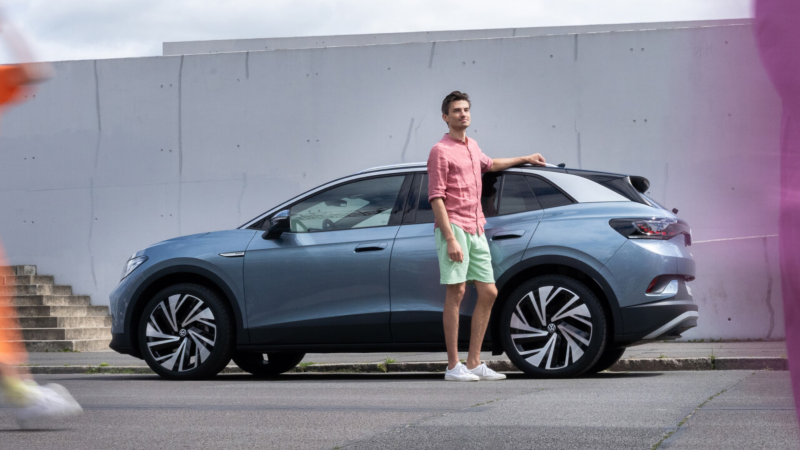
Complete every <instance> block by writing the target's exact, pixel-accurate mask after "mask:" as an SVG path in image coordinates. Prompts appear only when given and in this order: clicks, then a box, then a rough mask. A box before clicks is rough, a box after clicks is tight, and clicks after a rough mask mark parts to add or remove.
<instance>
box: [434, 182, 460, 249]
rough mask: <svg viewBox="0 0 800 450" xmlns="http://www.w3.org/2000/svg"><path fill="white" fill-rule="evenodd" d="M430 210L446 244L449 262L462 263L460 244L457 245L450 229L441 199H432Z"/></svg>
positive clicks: (448, 219)
mask: <svg viewBox="0 0 800 450" xmlns="http://www.w3.org/2000/svg"><path fill="white" fill-rule="evenodd" d="M431 208H433V216H434V217H435V218H436V223H438V224H439V230H440V231H441V232H442V237H443V238H444V240H445V242H447V254H448V255H449V256H450V259H451V260H453V261H455V262H462V261H463V260H464V253H463V251H462V250H461V244H459V243H458V241H457V240H456V236H455V235H454V234H453V229H452V228H450V217H448V215H447V209H445V207H444V200H443V199H442V198H441V197H436V198H434V199H432V200H431Z"/></svg>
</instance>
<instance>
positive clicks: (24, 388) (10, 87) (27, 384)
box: [0, 24, 82, 428]
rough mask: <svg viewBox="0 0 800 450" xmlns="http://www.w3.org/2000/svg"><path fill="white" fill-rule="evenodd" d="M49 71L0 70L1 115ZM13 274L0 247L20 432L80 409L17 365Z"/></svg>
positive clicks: (3, 351) (6, 383)
mask: <svg viewBox="0 0 800 450" xmlns="http://www.w3.org/2000/svg"><path fill="white" fill-rule="evenodd" d="M3 25H4V26H3V28H2V30H0V31H1V32H2V36H3V37H4V38H5V40H6V42H7V43H8V45H9V47H11V50H13V51H14V52H15V53H16V56H17V57H18V58H20V59H21V60H23V61H30V60H31V58H30V53H29V52H28V50H27V47H25V45H24V43H23V42H22V40H21V39H20V38H19V37H18V36H17V35H16V34H15V33H14V30H13V29H11V28H9V27H8V25H7V24H3ZM48 72H49V67H48V66H47V65H43V64H20V65H10V66H0V111H3V110H5V109H6V107H7V106H8V105H10V104H12V103H14V102H16V101H18V100H19V99H20V97H22V95H23V93H24V92H26V91H27V90H28V89H29V85H30V84H32V83H36V82H40V81H43V80H44V79H45V78H46V77H47V75H48ZM14 275H15V274H13V273H11V271H10V270H8V263H7V262H6V259H5V256H4V254H3V247H2V243H0V390H1V391H2V392H3V394H5V398H6V400H7V401H8V402H9V403H11V404H12V405H14V406H15V409H14V415H15V417H16V419H17V422H18V423H19V425H20V427H22V428H31V427H34V426H37V425H41V424H42V423H43V422H46V421H48V420H49V419H52V418H55V417H63V416H69V415H75V414H78V413H80V412H81V411H82V408H81V407H80V405H79V404H78V402H76V401H75V399H73V398H72V396H71V395H70V394H69V392H67V390H66V389H65V388H64V387H62V386H60V385H57V384H49V385H47V386H39V385H38V384H36V382H35V381H33V378H32V377H31V375H30V373H29V372H28V371H27V370H26V369H25V368H24V367H23V366H20V364H23V363H25V362H26V361H27V353H26V352H25V347H24V346H23V345H22V344H21V343H20V341H21V336H20V333H19V322H18V321H17V318H16V311H15V309H14V294H15V291H14V282H13V280H14V279H13V276H14Z"/></svg>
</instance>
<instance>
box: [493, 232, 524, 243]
mask: <svg viewBox="0 0 800 450" xmlns="http://www.w3.org/2000/svg"><path fill="white" fill-rule="evenodd" d="M524 235H525V230H513V231H500V232H497V233H495V234H494V235H492V240H493V241H504V240H506V239H519V238H521V237H522V236H524Z"/></svg>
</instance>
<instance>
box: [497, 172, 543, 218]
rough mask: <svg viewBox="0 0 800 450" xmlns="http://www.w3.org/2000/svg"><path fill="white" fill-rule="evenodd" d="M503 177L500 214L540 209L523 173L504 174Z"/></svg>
mask: <svg viewBox="0 0 800 450" xmlns="http://www.w3.org/2000/svg"><path fill="white" fill-rule="evenodd" d="M505 178H506V179H505V181H504V182H503V195H502V198H501V199H500V211H499V213H500V215H501V216H504V215H506V214H516V213H521V212H526V211H536V210H539V209H542V207H541V206H539V202H538V201H537V200H536V197H535V196H534V195H533V191H532V190H531V187H530V186H528V183H527V182H526V181H525V176H524V175H513V174H506V176H505Z"/></svg>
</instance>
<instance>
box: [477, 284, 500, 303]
mask: <svg viewBox="0 0 800 450" xmlns="http://www.w3.org/2000/svg"><path fill="white" fill-rule="evenodd" d="M478 296H479V297H480V300H483V301H485V302H494V300H495V299H496V298H497V286H495V285H494V283H492V284H483V285H482V286H481V287H480V291H479V292H478Z"/></svg>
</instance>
